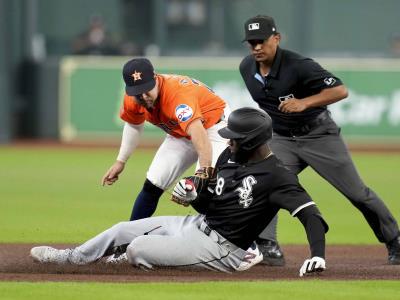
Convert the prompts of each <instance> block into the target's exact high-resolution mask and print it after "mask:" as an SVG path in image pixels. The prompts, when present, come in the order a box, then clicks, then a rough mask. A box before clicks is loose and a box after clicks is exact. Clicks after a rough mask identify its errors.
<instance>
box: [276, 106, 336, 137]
mask: <svg viewBox="0 0 400 300" xmlns="http://www.w3.org/2000/svg"><path fill="white" fill-rule="evenodd" d="M328 119H330V113H329V111H327V110H325V111H323V112H322V113H320V114H319V115H317V116H316V117H315V118H313V119H311V120H310V121H308V122H307V123H305V124H303V125H302V126H300V127H295V128H278V129H277V128H274V132H276V133H277V134H279V135H283V136H301V135H306V134H308V133H310V131H311V130H313V129H315V128H316V127H318V126H319V125H321V124H323V123H324V122H325V121H326V120H328Z"/></svg>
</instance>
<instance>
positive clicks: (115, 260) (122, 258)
mask: <svg viewBox="0 0 400 300" xmlns="http://www.w3.org/2000/svg"><path fill="white" fill-rule="evenodd" d="M127 261H128V256H127V255H126V252H125V253H122V254H120V255H117V254H114V255H111V256H109V257H108V258H107V259H106V264H121V263H124V262H127Z"/></svg>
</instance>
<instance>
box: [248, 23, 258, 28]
mask: <svg viewBox="0 0 400 300" xmlns="http://www.w3.org/2000/svg"><path fill="white" fill-rule="evenodd" d="M258 29H260V23H251V24H249V30H258Z"/></svg>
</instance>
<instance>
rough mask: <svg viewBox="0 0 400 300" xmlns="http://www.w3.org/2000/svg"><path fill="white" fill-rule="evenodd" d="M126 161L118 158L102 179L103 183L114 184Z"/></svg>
mask: <svg viewBox="0 0 400 300" xmlns="http://www.w3.org/2000/svg"><path fill="white" fill-rule="evenodd" d="M124 168H125V163H124V162H122V161H119V160H117V161H116V162H115V163H114V164H113V165H112V166H111V168H109V169H108V171H107V172H106V174H105V175H104V176H103V178H102V179H101V184H102V185H103V186H104V185H106V184H107V185H112V184H113V183H114V182H116V181H117V180H118V175H119V174H120V173H121V172H122V171H123V170H124Z"/></svg>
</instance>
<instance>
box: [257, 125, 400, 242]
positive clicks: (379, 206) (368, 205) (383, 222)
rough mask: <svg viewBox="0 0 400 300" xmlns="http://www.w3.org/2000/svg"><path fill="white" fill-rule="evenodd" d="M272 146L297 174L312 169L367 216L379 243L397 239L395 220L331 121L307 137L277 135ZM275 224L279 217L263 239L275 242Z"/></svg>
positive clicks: (264, 232) (397, 231) (267, 229)
mask: <svg viewBox="0 0 400 300" xmlns="http://www.w3.org/2000/svg"><path fill="white" fill-rule="evenodd" d="M269 146H270V147H271V149H272V151H273V152H274V154H275V155H276V156H277V157H278V158H279V159H280V160H281V161H282V162H283V164H284V165H285V166H287V167H288V168H289V169H290V170H292V171H293V172H294V173H295V174H299V173H300V172H301V171H302V170H303V169H305V168H306V167H307V166H310V167H311V168H313V169H314V170H315V171H316V172H317V173H318V174H319V175H321V176H322V177H323V178H324V179H325V180H327V181H328V182H329V183H330V184H331V185H332V186H334V187H335V188H336V189H337V190H338V191H339V192H341V193H342V194H343V195H344V196H345V197H346V198H347V199H349V200H350V202H351V203H352V204H353V205H354V206H355V207H357V208H358V209H359V210H360V212H361V213H362V214H363V215H364V217H365V219H366V220H367V222H368V224H369V226H370V227H371V228H372V230H373V231H374V233H375V236H376V237H377V239H378V240H379V241H380V242H383V243H387V242H389V241H391V240H393V239H394V238H395V237H397V235H398V234H399V227H398V225H397V222H396V220H395V219H394V217H393V216H392V214H391V213H390V211H389V210H388V208H387V207H386V205H385V203H384V202H383V201H382V200H381V199H380V198H379V197H378V196H377V195H376V194H375V192H374V191H373V190H371V189H370V188H369V187H367V186H366V185H365V184H364V182H363V181H362V179H361V178H360V176H359V174H358V172H357V170H356V168H355V166H354V163H353V161H352V159H351V157H350V154H349V151H348V149H347V147H346V145H345V144H344V142H343V139H342V137H341V135H340V129H339V128H338V126H337V125H336V123H335V122H334V121H333V120H332V119H331V118H328V119H327V120H325V121H324V123H323V124H321V125H320V126H318V127H317V128H315V129H313V130H311V131H310V132H309V133H308V134H307V135H303V136H295V137H286V136H281V135H278V134H275V133H274V136H273V138H272V140H271V142H270V144H269ZM316 200H317V201H318V199H316ZM276 222H277V218H275V219H274V220H272V221H271V223H270V224H269V225H268V226H267V228H266V229H265V230H264V231H263V232H262V233H261V234H260V237H264V238H270V239H273V240H274V239H276ZM274 235H275V236H274Z"/></svg>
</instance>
